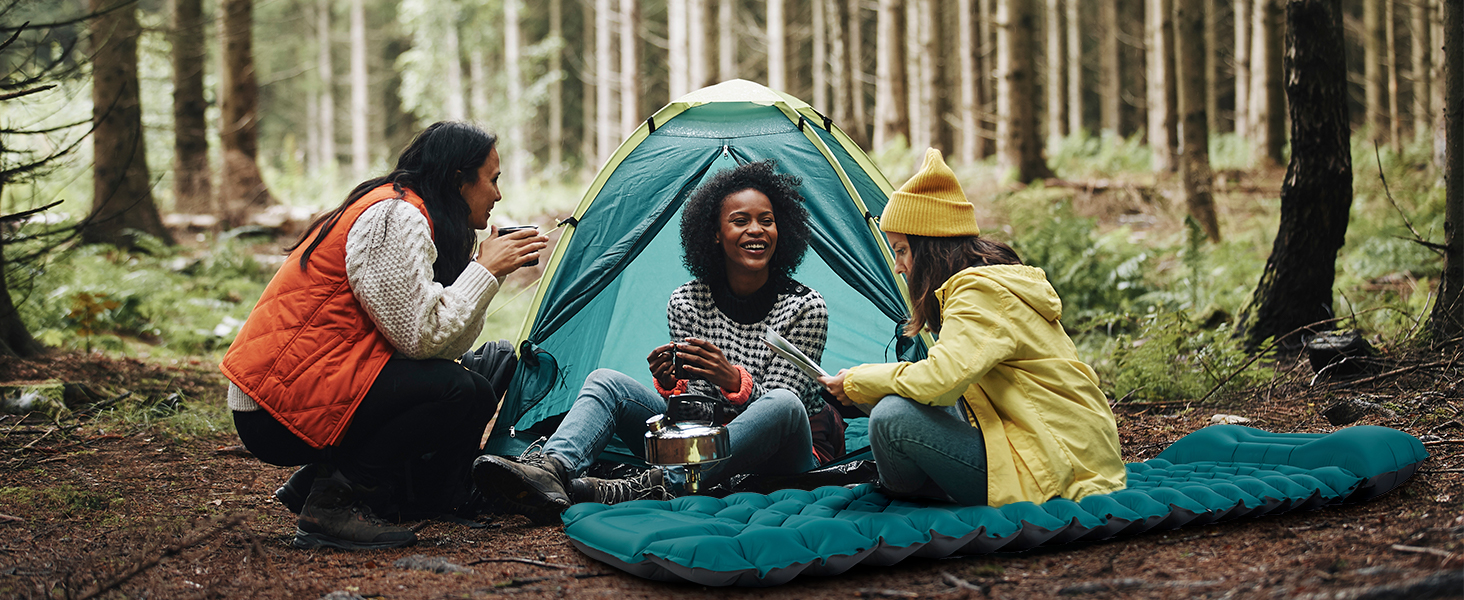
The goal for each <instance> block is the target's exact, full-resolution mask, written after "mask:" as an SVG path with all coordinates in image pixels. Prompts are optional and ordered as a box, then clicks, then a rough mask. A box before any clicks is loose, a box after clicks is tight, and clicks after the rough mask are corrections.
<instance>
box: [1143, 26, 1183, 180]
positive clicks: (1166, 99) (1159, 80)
mask: <svg viewBox="0 0 1464 600" xmlns="http://www.w3.org/2000/svg"><path fill="white" fill-rule="evenodd" d="M1172 2H1173V0H1148V6H1147V7H1146V8H1147V10H1145V11H1144V17H1145V18H1144V21H1145V24H1146V25H1147V26H1148V27H1147V29H1148V34H1149V35H1148V36H1147V37H1148V39H1149V47H1148V48H1147V50H1148V63H1149V77H1148V80H1147V84H1148V85H1147V89H1148V99H1149V148H1150V149H1151V151H1152V152H1153V154H1152V158H1153V163H1152V167H1153V169H1154V170H1155V171H1156V172H1161V173H1167V172H1174V170H1175V169H1176V168H1177V167H1178V164H1177V161H1176V158H1175V156H1176V154H1178V150H1179V132H1178V127H1177V118H1176V113H1177V112H1178V97H1177V81H1176V79H1175V65H1174V53H1175V47H1174V46H1175V35H1174V33H1175V32H1174V24H1173V21H1172V20H1171V18H1170V17H1172V16H1173V15H1174V10H1172V8H1173V3H1172Z"/></svg>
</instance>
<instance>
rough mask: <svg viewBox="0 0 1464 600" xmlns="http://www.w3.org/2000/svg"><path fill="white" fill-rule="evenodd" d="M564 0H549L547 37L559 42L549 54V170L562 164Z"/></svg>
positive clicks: (557, 169) (558, 168)
mask: <svg viewBox="0 0 1464 600" xmlns="http://www.w3.org/2000/svg"><path fill="white" fill-rule="evenodd" d="M563 2H564V0H549V39H550V40H553V41H554V43H557V44H561V45H560V47H559V48H557V49H555V50H554V51H553V52H551V53H550V54H549V76H550V77H552V78H553V79H552V80H551V81H550V82H549V172H550V173H552V174H554V175H555V176H558V175H559V173H560V169H562V168H563V165H564V47H563V45H562V44H563V43H564V5H563Z"/></svg>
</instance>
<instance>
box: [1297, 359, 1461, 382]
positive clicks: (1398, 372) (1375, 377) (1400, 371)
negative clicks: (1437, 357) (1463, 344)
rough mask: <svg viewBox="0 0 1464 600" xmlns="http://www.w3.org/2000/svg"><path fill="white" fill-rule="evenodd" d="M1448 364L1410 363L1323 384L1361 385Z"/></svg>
mask: <svg viewBox="0 0 1464 600" xmlns="http://www.w3.org/2000/svg"><path fill="white" fill-rule="evenodd" d="M1447 364H1449V361H1443V360H1441V361H1436V362H1431V363H1425V364H1421V365H1408V366H1406V367H1403V368H1401V369H1393V370H1392V371H1388V372H1386V373H1378V374H1377V375H1373V376H1371V377H1363V378H1362V379H1353V380H1350V381H1328V382H1326V383H1324V384H1322V385H1339V384H1344V383H1345V384H1347V385H1361V384H1364V383H1371V382H1373V381H1377V380H1379V379H1382V378H1384V377H1392V376H1394V375H1402V374H1404V373H1407V372H1409V371H1417V370H1419V369H1426V368H1429V367H1442V366H1444V365H1447Z"/></svg>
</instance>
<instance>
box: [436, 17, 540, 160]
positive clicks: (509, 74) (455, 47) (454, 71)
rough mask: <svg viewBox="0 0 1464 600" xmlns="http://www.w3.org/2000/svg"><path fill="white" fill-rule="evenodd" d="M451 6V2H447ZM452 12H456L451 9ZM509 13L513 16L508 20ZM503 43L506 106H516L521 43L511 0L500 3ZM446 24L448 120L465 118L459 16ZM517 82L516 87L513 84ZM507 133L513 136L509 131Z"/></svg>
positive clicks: (444, 60)
mask: <svg viewBox="0 0 1464 600" xmlns="http://www.w3.org/2000/svg"><path fill="white" fill-rule="evenodd" d="M448 6H449V7H450V8H449V10H452V8H455V7H453V6H452V5H448ZM453 12H456V11H455V10H454V11H453ZM510 17H512V19H513V20H511V21H510V20H509V18H510ZM503 18H504V23H503V46H504V57H503V62H504V67H505V69H504V71H505V72H504V75H505V77H506V78H507V79H508V81H507V82H506V83H507V85H506V87H507V88H508V89H507V91H508V102H509V105H510V106H518V98H519V97H520V96H522V94H521V93H520V92H522V91H523V84H522V82H521V80H520V79H519V75H518V64H517V62H518V61H517V57H518V55H519V54H520V49H521V47H522V44H520V43H519V24H518V5H517V4H515V3H514V0H504V7H503ZM447 21H448V23H449V24H448V26H447V27H443V28H442V29H441V34H442V56H441V57H440V58H441V59H442V63H443V65H442V67H443V69H442V93H443V95H444V96H446V98H444V100H445V102H444V104H445V107H444V108H446V110H447V115H446V116H447V118H448V120H452V121H461V120H463V119H466V118H468V104H467V96H468V94H467V87H466V86H464V85H463V59H462V57H463V51H462V42H461V38H460V37H459V36H458V30H457V24H458V21H459V18H458V17H456V16H454V17H452V18H449V19H447ZM515 86H518V90H515V89H514V87H515ZM510 137H514V136H513V135H512V134H510ZM511 143H514V144H521V143H523V140H519V139H515V140H514V141H513V142H511Z"/></svg>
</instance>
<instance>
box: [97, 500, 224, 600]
mask: <svg viewBox="0 0 1464 600" xmlns="http://www.w3.org/2000/svg"><path fill="white" fill-rule="evenodd" d="M251 515H252V513H237V514H233V515H229V516H227V517H223V518H221V519H215V523H217V524H216V525H215V526H213V527H210V528H208V529H206V530H203V531H202V532H201V533H200V532H199V530H197V529H195V530H194V535H192V536H190V537H187V538H184V539H183V541H181V542H178V543H177V544H173V545H171V546H165V547H164V548H163V551H162V553H160V554H158V555H157V556H154V557H152V558H149V559H147V560H144V561H142V562H140V563H137V564H135V565H132V566H131V567H128V568H127V569H126V570H125V571H123V572H122V574H121V575H119V576H117V577H115V578H113V579H112V581H110V582H108V583H107V584H106V585H103V586H101V587H99V588H97V589H95V590H92V591H90V592H87V593H85V594H82V595H81V597H80V598H79V599H78V600H90V599H91V598H96V597H98V596H101V595H102V594H105V593H107V592H110V591H112V590H114V589H116V588H117V587H118V586H121V585H122V584H124V583H127V582H128V581H129V580H131V579H132V578H133V577H136V576H138V574H140V573H142V572H143V571H146V570H148V569H151V568H153V567H155V566H157V564H158V563H160V562H162V561H163V559H165V558H168V557H169V556H176V555H178V554H181V553H182V552H183V551H184V550H187V549H189V548H192V547H194V546H197V545H199V544H202V543H204V542H206V541H208V540H210V539H213V538H214V536H217V535H218V534H220V533H223V532H224V531H226V530H229V529H233V528H235V527H238V526H239V524H240V523H243V522H244V521H245V520H246V519H248V518H249V517H250V516H251Z"/></svg>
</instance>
